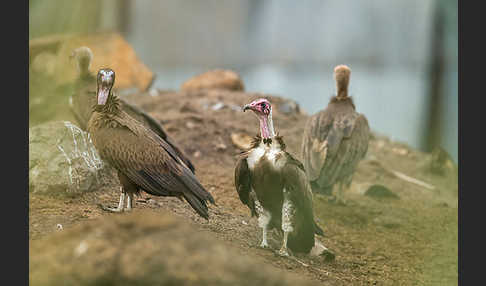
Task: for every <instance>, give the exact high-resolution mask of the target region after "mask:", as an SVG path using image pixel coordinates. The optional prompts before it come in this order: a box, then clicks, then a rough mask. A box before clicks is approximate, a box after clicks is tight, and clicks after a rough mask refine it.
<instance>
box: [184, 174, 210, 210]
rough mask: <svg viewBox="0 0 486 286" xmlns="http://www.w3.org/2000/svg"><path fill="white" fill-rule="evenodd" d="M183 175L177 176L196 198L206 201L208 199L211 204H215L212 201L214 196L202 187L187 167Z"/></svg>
mask: <svg viewBox="0 0 486 286" xmlns="http://www.w3.org/2000/svg"><path fill="white" fill-rule="evenodd" d="M184 172H185V176H179V177H177V178H178V179H179V180H181V181H182V183H183V184H184V185H185V186H186V187H187V188H189V190H191V191H192V193H193V195H195V196H197V198H198V199H199V200H201V201H206V200H208V201H209V202H210V203H211V204H213V205H216V203H215V202H214V198H213V196H212V195H211V193H209V192H208V191H206V189H204V187H203V186H202V185H201V183H199V181H198V180H197V178H196V177H195V176H194V174H193V173H192V172H190V170H189V169H185V171H184Z"/></svg>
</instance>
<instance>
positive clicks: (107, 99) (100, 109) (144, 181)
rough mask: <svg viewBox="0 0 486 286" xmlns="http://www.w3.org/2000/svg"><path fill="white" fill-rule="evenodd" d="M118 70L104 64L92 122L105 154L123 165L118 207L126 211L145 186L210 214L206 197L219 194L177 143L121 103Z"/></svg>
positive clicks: (95, 141)
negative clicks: (178, 149)
mask: <svg viewBox="0 0 486 286" xmlns="http://www.w3.org/2000/svg"><path fill="white" fill-rule="evenodd" d="M114 82H115V72H114V71H113V70H111V69H101V70H100V71H99V72H98V76H97V91H96V104H95V106H94V110H93V114H92V116H91V119H90V120H89V122H88V132H89V133H90V134H91V136H92V140H93V144H94V145H95V147H96V149H97V151H98V152H99V154H100V157H101V158H102V159H103V160H104V161H106V162H108V163H109V164H110V165H111V166H113V167H114V168H116V169H117V170H118V177H119V179H120V183H121V184H122V189H121V195H120V202H119V204H118V208H116V209H112V208H105V207H104V209H106V210H110V211H114V212H120V211H123V210H124V208H125V195H127V196H128V198H127V199H128V201H127V207H126V208H127V210H130V209H131V207H132V202H133V194H137V193H138V192H139V191H140V189H142V190H144V191H145V192H147V193H149V194H151V195H155V196H174V197H178V198H179V199H181V198H182V197H183V198H185V199H186V201H187V202H188V203H189V204H190V205H191V206H192V208H193V209H194V210H196V212H197V213H198V214H199V215H200V216H202V217H204V218H205V219H208V207H207V204H206V203H207V201H210V202H211V203H214V199H213V197H212V196H211V194H210V193H208V192H207V191H206V190H205V189H204V187H203V186H202V185H201V184H200V183H199V181H198V180H197V178H196V177H195V176H194V174H193V173H192V172H191V170H190V169H189V168H188V167H187V166H186V165H185V164H184V163H183V162H182V160H181V158H180V157H179V156H178V154H177V153H176V152H175V151H174V149H173V147H172V146H171V145H170V144H168V143H167V141H165V140H164V139H163V138H161V137H160V136H159V135H157V134H156V133H155V132H153V131H152V130H151V129H149V128H146V127H145V126H144V125H143V124H142V123H140V122H139V121H137V120H135V119H134V118H132V117H131V116H130V115H128V114H127V112H125V111H124V110H123V109H122V108H121V106H122V105H121V103H120V100H119V99H118V98H117V97H116V96H115V95H114V94H113V92H112V88H113V84H114Z"/></svg>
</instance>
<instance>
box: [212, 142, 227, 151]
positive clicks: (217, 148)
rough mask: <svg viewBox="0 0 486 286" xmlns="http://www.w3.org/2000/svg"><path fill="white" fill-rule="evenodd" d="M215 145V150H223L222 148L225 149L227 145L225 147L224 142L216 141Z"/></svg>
mask: <svg viewBox="0 0 486 286" xmlns="http://www.w3.org/2000/svg"><path fill="white" fill-rule="evenodd" d="M215 147H216V150H217V151H223V150H226V149H227V147H226V145H225V144H224V143H218V144H216V146H215Z"/></svg>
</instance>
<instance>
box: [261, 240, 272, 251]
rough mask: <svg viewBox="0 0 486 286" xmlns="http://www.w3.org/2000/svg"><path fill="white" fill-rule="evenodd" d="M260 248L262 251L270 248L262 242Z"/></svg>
mask: <svg viewBox="0 0 486 286" xmlns="http://www.w3.org/2000/svg"><path fill="white" fill-rule="evenodd" d="M260 247H261V248H263V249H268V248H270V246H268V243H267V242H266V241H262V243H260Z"/></svg>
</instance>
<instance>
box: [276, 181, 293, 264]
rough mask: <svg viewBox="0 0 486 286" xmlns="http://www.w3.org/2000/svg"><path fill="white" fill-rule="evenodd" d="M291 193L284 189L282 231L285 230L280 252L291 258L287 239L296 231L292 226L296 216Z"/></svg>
mask: <svg viewBox="0 0 486 286" xmlns="http://www.w3.org/2000/svg"><path fill="white" fill-rule="evenodd" d="M289 195H290V194H289V193H288V191H287V190H285V189H284V202H283V206H282V230H283V241H282V248H280V251H279V252H278V253H279V254H280V255H282V256H289V252H288V250H287V239H288V236H289V233H290V232H292V231H293V230H294V227H293V226H292V219H293V216H294V210H295V209H294V206H293V205H292V201H290V199H289Z"/></svg>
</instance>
